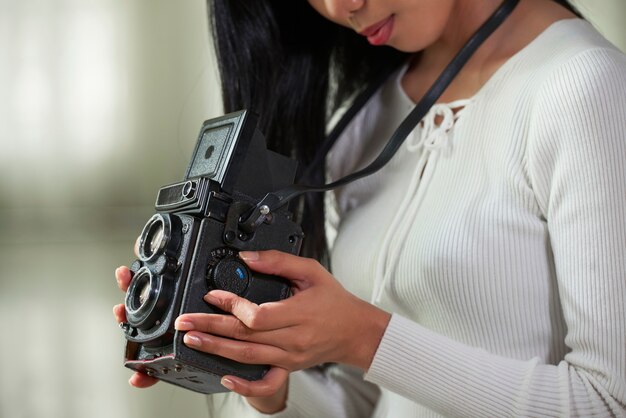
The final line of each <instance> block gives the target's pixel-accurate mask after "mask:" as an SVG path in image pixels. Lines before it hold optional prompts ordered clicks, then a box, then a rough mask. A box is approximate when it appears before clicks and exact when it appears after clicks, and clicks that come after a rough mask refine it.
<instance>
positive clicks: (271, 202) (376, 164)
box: [239, 0, 519, 232]
mask: <svg viewBox="0 0 626 418" xmlns="http://www.w3.org/2000/svg"><path fill="white" fill-rule="evenodd" d="M518 3H519V0H504V1H503V3H502V5H500V6H499V7H498V9H497V10H496V11H495V12H494V13H493V14H492V15H491V16H490V17H489V19H487V21H486V22H485V23H483V25H482V26H481V27H480V28H479V29H478V30H477V31H476V32H475V33H474V35H472V37H471V38H470V39H469V41H467V43H466V44H465V45H464V46H463V47H462V48H461V50H460V51H459V52H458V53H457V55H456V56H455V57H454V58H453V59H452V61H451V62H450V63H449V64H448V66H447V67H446V68H445V69H444V70H443V72H442V73H441V75H440V76H439V78H437V80H436V81H435V83H434V84H433V85H432V86H431V87H430V89H429V90H428V91H427V92H426V94H425V95H424V97H422V99H421V100H420V101H419V102H418V103H417V104H416V105H415V108H413V110H412V111H411V112H410V113H409V115H408V116H407V117H406V118H405V119H404V120H403V121H402V123H400V126H398V128H397V129H396V131H395V132H394V133H393V135H392V136H391V138H390V139H389V142H387V145H385V147H384V148H383V150H382V151H381V152H380V154H379V155H378V157H376V159H375V160H374V161H373V162H372V163H371V164H370V165H368V166H367V167H365V168H363V169H361V170H359V171H356V172H354V173H352V174H349V175H347V176H345V177H342V178H340V179H339V180H336V181H334V182H332V183H329V184H324V185H321V186H308V185H300V184H294V185H293V186H290V187H286V188H284V189H281V190H278V191H276V192H272V193H268V194H267V195H265V197H264V198H263V199H262V200H261V201H260V202H259V203H258V204H257V205H256V206H255V207H254V208H253V209H252V210H251V211H248V213H246V214H243V215H242V216H241V218H240V223H239V226H240V227H241V229H242V230H244V231H247V232H252V231H254V230H255V229H256V228H257V226H259V225H260V224H261V223H263V222H264V221H265V220H266V218H267V217H268V216H270V214H271V213H272V212H273V211H275V210H276V209H278V208H280V207H282V206H283V205H285V204H287V203H288V202H289V201H290V200H292V199H293V198H295V197H298V196H301V195H303V194H305V193H309V192H325V191H328V190H332V189H335V188H337V187H341V186H344V185H346V184H348V183H351V182H353V181H355V180H358V179H360V178H363V177H366V176H368V175H370V174H373V173H375V172H376V171H378V170H380V169H381V168H382V167H383V166H384V165H385V164H387V163H388V162H389V161H390V160H391V158H392V157H393V156H394V155H395V153H396V151H397V150H398V149H399V148H400V146H401V145H402V143H403V142H404V140H405V139H406V137H407V136H408V135H409V134H410V133H411V131H413V129H414V128H415V127H416V126H417V124H418V123H420V121H421V120H422V119H423V118H424V116H425V115H426V113H428V111H429V110H430V108H431V107H432V106H433V105H434V104H435V103H436V102H437V100H438V99H439V97H441V95H442V94H443V92H444V91H445V90H446V88H447V87H448V86H449V85H450V83H451V82H452V80H454V78H455V77H456V75H457V74H458V73H459V72H460V71H461V69H462V68H463V66H464V65H465V64H466V63H467V61H469V59H470V57H471V56H472V55H473V54H474V52H476V50H477V49H478V48H479V47H480V45H482V44H483V42H484V41H485V40H486V39H487V38H488V37H489V36H490V35H491V34H492V33H493V32H495V30H496V29H497V28H498V27H499V26H500V25H501V24H502V23H503V22H504V21H505V20H506V18H507V17H508V16H509V15H510V14H511V12H512V11H513V10H514V9H515V7H516V6H517V4H518ZM374 86H375V87H374V88H372V89H366V91H364V92H363V94H361V95H360V96H359V97H360V98H359V97H357V99H356V100H355V104H354V105H353V106H352V108H351V109H350V110H349V111H348V112H346V114H344V117H343V118H342V119H341V120H340V122H339V123H338V124H337V125H336V127H335V129H334V130H333V131H332V132H331V134H330V135H329V140H327V141H326V142H325V143H324V144H323V146H322V148H323V154H322V157H319V156H318V157H317V158H316V159H320V158H323V157H324V156H325V155H326V153H327V152H328V151H329V150H330V148H331V147H332V145H333V144H334V142H335V141H336V140H337V139H338V138H339V136H340V134H341V132H342V131H343V129H345V128H346V127H347V125H348V123H349V122H350V120H351V119H352V118H353V117H354V116H355V115H356V113H358V110H359V109H358V108H357V106H358V107H359V108H360V107H362V106H363V105H364V104H365V101H367V99H369V97H371V96H372V95H373V94H374V92H375V91H376V90H375V89H376V88H377V87H376V83H374ZM367 95H369V96H367ZM366 96H367V97H366ZM314 164H315V161H314Z"/></svg>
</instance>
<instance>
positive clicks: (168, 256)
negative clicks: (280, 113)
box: [121, 111, 303, 393]
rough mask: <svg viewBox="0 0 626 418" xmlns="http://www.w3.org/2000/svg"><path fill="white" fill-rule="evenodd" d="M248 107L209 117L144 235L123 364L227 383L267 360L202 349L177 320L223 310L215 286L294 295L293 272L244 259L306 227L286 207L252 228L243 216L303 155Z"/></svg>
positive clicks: (286, 242)
mask: <svg viewBox="0 0 626 418" xmlns="http://www.w3.org/2000/svg"><path fill="white" fill-rule="evenodd" d="M256 125H257V118H256V116H255V115H253V114H251V113H250V112H247V111H240V112H236V113H231V114H228V115H225V116H222V117H219V118H216V119H211V120H209V121H206V122H205V123H204V124H203V126H202V129H201V131H200V136H199V139H198V142H197V144H196V148H195V151H194V154H193V157H192V160H191V163H190V165H189V168H188V169H187V173H186V175H185V180H184V181H182V182H179V183H176V184H171V185H168V186H164V187H162V188H161V189H160V190H159V193H158V196H157V200H156V205H155V209H156V212H157V213H156V214H155V215H154V216H152V217H151V218H150V220H149V221H148V222H147V223H146V225H145V226H144V228H143V231H142V233H141V237H140V239H139V260H136V261H135V262H134V263H133V264H132V266H131V271H132V273H133V278H132V280H131V283H130V286H129V288H128V291H127V293H126V299H125V308H126V317H127V322H126V323H123V324H121V327H122V329H123V330H124V333H125V336H126V340H127V344H126V352H125V362H124V365H125V366H126V367H128V368H130V369H133V370H136V371H140V372H143V373H146V374H148V375H150V376H154V377H156V378H158V379H160V380H163V381H166V382H169V383H172V384H175V385H178V386H182V387H184V388H187V389H190V390H193V391H196V392H201V393H217V392H225V391H227V389H226V388H224V387H223V386H222V385H221V384H220V379H221V377H222V376H224V375H226V374H229V375H235V376H239V377H242V378H244V379H247V380H258V379H261V378H262V377H263V375H264V374H265V373H266V372H267V370H268V366H262V365H247V364H242V363H238V362H235V361H232V360H229V359H226V358H223V357H219V356H215V355H210V354H206V353H202V352H199V351H195V350H192V349H190V348H188V347H187V346H186V345H185V344H184V343H183V335H184V332H181V331H176V330H175V329H174V321H175V319H176V318H177V317H178V316H179V315H181V314H183V313H221V314H226V313H224V312H222V311H220V310H219V309H217V308H216V307H214V306H211V305H209V304H207V303H206V302H205V301H204V300H203V296H204V295H205V294H206V293H207V292H209V291H210V290H213V289H223V290H227V291H230V292H233V293H236V294H238V295H240V296H242V297H245V298H246V299H249V300H251V301H252V302H254V303H257V304H261V303H264V302H270V301H276V300H281V299H284V298H286V297H288V296H289V294H290V286H289V283H288V282H287V281H285V280H284V279H281V278H279V277H276V276H271V275H265V274H260V273H257V272H252V271H250V269H248V267H247V266H246V264H245V263H244V262H243V261H242V260H240V259H239V257H238V255H237V254H238V252H239V251H244V250H269V249H276V250H280V251H284V252H287V253H291V254H298V253H299V251H300V246H301V243H302V240H303V233H302V229H301V228H300V226H299V225H298V224H297V223H296V222H294V221H293V219H292V215H291V213H290V212H289V211H288V210H287V209H286V208H280V209H277V210H275V211H273V212H272V213H271V214H269V215H268V216H265V217H263V221H262V222H260V223H258V224H257V225H254V227H253V228H250V226H248V227H244V226H242V223H241V220H242V219H244V218H245V217H246V214H247V213H250V211H252V210H253V209H254V208H255V205H256V204H257V203H258V202H259V201H260V200H261V199H262V198H263V196H265V195H266V194H267V193H270V192H273V191H275V190H278V189H282V188H285V187H287V186H290V185H292V184H293V181H294V177H295V172H296V167H297V164H296V162H295V161H293V160H291V159H289V158H287V157H285V156H282V155H280V154H277V153H274V152H272V151H269V150H267V149H266V145H265V139H264V137H263V135H262V134H261V133H260V132H259V130H258V129H257V127H256Z"/></svg>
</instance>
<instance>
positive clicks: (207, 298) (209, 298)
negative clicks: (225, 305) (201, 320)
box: [204, 292, 219, 305]
mask: <svg viewBox="0 0 626 418" xmlns="http://www.w3.org/2000/svg"><path fill="white" fill-rule="evenodd" d="M204 300H205V301H206V302H207V303H210V304H212V305H216V304H218V303H219V299H218V298H216V297H215V296H213V295H212V294H211V292H209V293H207V294H206V295H204Z"/></svg>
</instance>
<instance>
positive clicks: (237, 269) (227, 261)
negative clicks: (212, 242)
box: [208, 249, 250, 296]
mask: <svg viewBox="0 0 626 418" xmlns="http://www.w3.org/2000/svg"><path fill="white" fill-rule="evenodd" d="M212 255H213V260H212V263H211V265H210V268H209V275H208V276H209V277H208V279H209V286H211V287H214V288H216V289H220V290H226V291H228V292H232V293H235V294H237V295H240V296H241V295H243V293H244V292H245V291H246V289H247V288H248V284H249V283H250V271H249V270H248V267H247V266H246V265H245V263H244V262H243V261H241V259H239V257H237V256H236V255H235V252H234V251H233V250H230V249H220V250H216V251H213V252H212Z"/></svg>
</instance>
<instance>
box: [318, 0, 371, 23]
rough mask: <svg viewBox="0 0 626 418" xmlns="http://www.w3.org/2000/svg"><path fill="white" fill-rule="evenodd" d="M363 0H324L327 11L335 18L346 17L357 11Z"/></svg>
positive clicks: (363, 2)
mask: <svg viewBox="0 0 626 418" xmlns="http://www.w3.org/2000/svg"><path fill="white" fill-rule="evenodd" d="M364 4H365V0H326V7H327V9H328V11H329V12H330V13H331V14H332V15H334V16H335V17H337V18H343V19H346V18H348V17H350V16H352V15H353V14H354V13H355V12H357V11H359V10H360V9H361V8H362V7H363V5H364Z"/></svg>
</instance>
